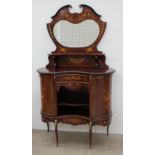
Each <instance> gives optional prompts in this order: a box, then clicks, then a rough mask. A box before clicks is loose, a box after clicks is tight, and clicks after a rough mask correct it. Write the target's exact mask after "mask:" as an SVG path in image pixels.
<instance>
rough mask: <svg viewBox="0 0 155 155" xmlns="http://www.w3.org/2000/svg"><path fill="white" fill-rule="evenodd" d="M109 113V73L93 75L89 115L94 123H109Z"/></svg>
mask: <svg viewBox="0 0 155 155" xmlns="http://www.w3.org/2000/svg"><path fill="white" fill-rule="evenodd" d="M111 113H112V112H111V75H110V74H109V75H102V76H101V75H99V76H94V77H93V78H92V88H91V116H92V120H93V121H94V124H95V123H96V124H102V125H107V124H109V123H110V121H111Z"/></svg>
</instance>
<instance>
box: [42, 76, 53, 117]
mask: <svg viewBox="0 0 155 155" xmlns="http://www.w3.org/2000/svg"><path fill="white" fill-rule="evenodd" d="M53 79H54V78H53V76H51V75H41V113H42V115H44V116H45V117H49V118H50V116H54V90H53V83H54V81H53Z"/></svg>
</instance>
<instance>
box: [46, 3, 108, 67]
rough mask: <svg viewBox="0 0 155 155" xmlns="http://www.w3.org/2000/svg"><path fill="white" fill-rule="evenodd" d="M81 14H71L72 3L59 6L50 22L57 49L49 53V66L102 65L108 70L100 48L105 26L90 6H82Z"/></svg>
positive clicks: (51, 34) (48, 27)
mask: <svg viewBox="0 0 155 155" xmlns="http://www.w3.org/2000/svg"><path fill="white" fill-rule="evenodd" d="M79 7H80V8H82V12H81V13H70V8H72V7H71V6H70V5H66V6H64V7H62V8H60V9H59V10H58V11H57V13H56V14H55V15H54V16H53V17H51V18H52V21H51V22H50V23H48V24H47V29H48V32H49V35H50V37H51V39H52V40H53V42H54V43H55V45H56V50H55V51H53V52H52V53H51V54H49V57H48V59H49V64H48V65H47V66H46V68H47V69H62V68H63V69H65V68H92V69H94V68H99V69H107V68H108V66H107V65H106V64H105V59H106V58H105V55H104V54H103V53H102V52H100V51H98V50H97V45H98V43H99V41H100V40H101V39H102V37H103V34H104V32H105V29H106V22H103V21H101V19H100V17H101V16H100V15H98V14H97V13H96V12H95V11H94V10H93V9H92V8H91V7H89V6H87V5H83V4H82V5H80V6H79Z"/></svg>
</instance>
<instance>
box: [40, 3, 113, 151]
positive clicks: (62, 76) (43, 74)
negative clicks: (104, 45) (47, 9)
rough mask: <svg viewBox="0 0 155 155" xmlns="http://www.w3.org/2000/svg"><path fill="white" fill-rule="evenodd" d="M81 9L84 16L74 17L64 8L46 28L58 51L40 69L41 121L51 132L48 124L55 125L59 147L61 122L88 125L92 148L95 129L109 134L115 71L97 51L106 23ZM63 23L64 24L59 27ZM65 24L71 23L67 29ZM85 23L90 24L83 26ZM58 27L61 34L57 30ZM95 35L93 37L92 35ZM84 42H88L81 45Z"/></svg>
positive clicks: (89, 10)
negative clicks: (105, 129)
mask: <svg viewBox="0 0 155 155" xmlns="http://www.w3.org/2000/svg"><path fill="white" fill-rule="evenodd" d="M80 7H81V8H82V9H83V11H82V12H81V13H72V14H71V13H70V12H69V8H71V6H69V5H67V6H64V7H62V8H61V9H59V10H58V12H57V13H56V14H55V15H54V16H53V17H52V19H53V20H52V22H51V23H48V24H47V29H48V32H49V35H50V36H51V38H52V40H53V42H54V43H55V44H56V50H55V51H54V52H52V53H51V54H49V56H48V59H49V63H48V65H46V68H40V69H38V73H39V75H40V81H41V82H40V84H41V116H42V121H43V122H45V123H47V127H48V131H49V122H54V124H55V133H56V142H57V146H58V123H59V122H61V123H67V124H72V125H80V124H88V125H89V133H90V134H89V135H90V141H89V144H90V148H91V143H92V126H93V125H102V126H106V127H107V134H108V130H109V125H110V123H111V118H112V111H111V86H112V74H113V73H114V71H115V70H114V69H111V68H109V66H107V65H106V64H105V59H106V58H105V55H104V54H103V53H102V52H100V51H98V50H97V44H98V43H99V41H100V40H101V38H102V36H103V34H104V31H105V28H106V22H102V21H101V20H100V15H98V14H97V13H96V12H95V11H94V10H93V9H92V8H91V7H89V6H87V5H80ZM90 20H92V21H93V22H94V21H95V24H97V25H98V28H97V29H98V31H97V29H96V26H95V25H93V22H91V23H89V22H88V21H90ZM60 21H63V22H62V23H59V22H60ZM66 21H67V22H69V23H68V25H67V23H65V22H66ZM85 21H86V22H88V23H84V22H85ZM57 23H59V25H57V27H58V30H59V31H58V30H57V29H56V28H55V27H56V24H57ZM63 24H64V25H63ZM69 24H70V25H69ZM78 24H81V26H78ZM82 24H83V25H82ZM89 26H90V27H91V28H90V29H89V28H88V27H89ZM68 27H69V30H68V32H66V31H67V29H68ZM84 27H86V28H84ZM82 28H84V29H85V31H86V30H87V31H88V29H89V32H87V33H85V31H84V30H81V29H82ZM55 29H56V30H55ZM63 30H65V31H63ZM75 30H76V31H77V32H76V31H75ZM70 31H71V32H70ZM92 31H93V36H91V35H90V34H91V33H92ZM56 33H59V37H60V38H56V35H57V34H56ZM70 33H74V35H72V34H70ZM83 33H84V34H83ZM95 33H96V34H95ZM64 34H67V37H68V38H67V37H66V36H65V38H64V40H63V36H64ZM86 34H87V35H88V38H87V37H86V36H85V35H86ZM89 35H90V36H91V37H92V38H94V37H95V36H97V37H96V38H94V41H93V42H92V39H90V40H89V37H90V36H89ZM75 36H76V37H77V38H76V37H75ZM83 38H85V39H87V41H85V40H84V41H81V40H82V39H83ZM68 40H69V41H68ZM83 43H87V44H88V46H85V45H83ZM66 45H68V46H66ZM72 45H73V46H72ZM77 45H78V46H77Z"/></svg>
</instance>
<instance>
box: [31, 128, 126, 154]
mask: <svg viewBox="0 0 155 155" xmlns="http://www.w3.org/2000/svg"><path fill="white" fill-rule="evenodd" d="M92 138H93V139H92V149H89V135H88V133H86V132H66V131H65V132H64V131H63V132H62V131H59V147H56V143H55V134H54V132H53V131H51V132H47V131H44V130H32V147H33V148H32V155H123V136H122V135H116V134H110V135H109V136H107V135H106V134H101V133H93V137H92Z"/></svg>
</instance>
